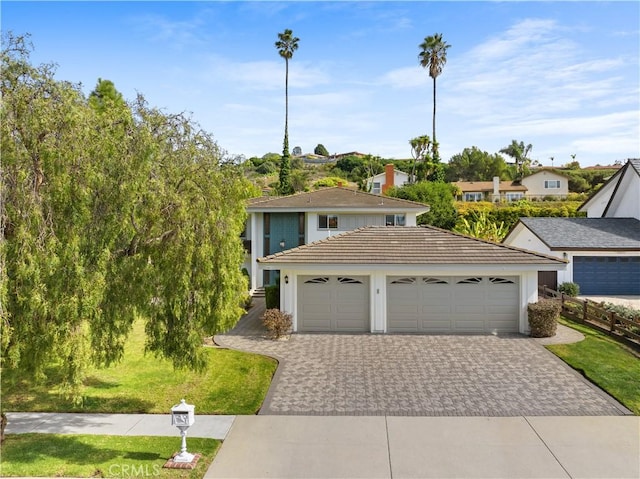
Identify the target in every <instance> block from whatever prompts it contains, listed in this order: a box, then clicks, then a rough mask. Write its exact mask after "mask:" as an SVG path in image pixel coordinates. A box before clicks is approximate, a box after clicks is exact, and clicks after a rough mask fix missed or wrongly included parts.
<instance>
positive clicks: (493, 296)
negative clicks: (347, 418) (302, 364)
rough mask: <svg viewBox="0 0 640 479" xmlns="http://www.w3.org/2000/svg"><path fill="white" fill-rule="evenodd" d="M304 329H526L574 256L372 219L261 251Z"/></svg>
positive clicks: (289, 309)
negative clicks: (541, 289) (545, 275)
mask: <svg viewBox="0 0 640 479" xmlns="http://www.w3.org/2000/svg"><path fill="white" fill-rule="evenodd" d="M258 261H259V262H260V263H262V264H263V267H264V269H273V270H280V275H281V278H284V281H283V282H281V283H280V305H281V308H282V309H283V310H284V311H287V312H289V313H291V314H292V315H293V318H294V331H298V332H373V333H408V332H410V333H446V334H456V333H463V334H467V333H485V334H491V333H513V332H520V333H526V332H527V331H528V323H527V304H528V303H530V302H535V301H537V300H538V288H537V283H538V281H537V279H538V271H559V270H562V269H564V268H565V267H566V262H565V261H563V260H561V259H557V258H552V257H549V256H545V255H540V254H535V253H531V252H529V251H525V250H522V249H518V248H513V247H508V246H503V245H499V244H495V243H491V242H488V241H482V240H478V239H475V238H470V237H467V236H463V235H459V234H455V233H451V232H449V231H445V230H441V229H438V228H433V227H417V226H401V227H398V226H369V227H364V228H360V229H357V230H354V231H349V232H346V233H343V234H339V235H336V236H332V237H330V238H327V239H324V240H321V241H316V242H314V243H310V244H306V245H303V246H299V247H297V248H293V249H291V250H287V251H283V252H281V253H276V254H273V255H270V256H267V257H264V258H260V259H259V260H258Z"/></svg>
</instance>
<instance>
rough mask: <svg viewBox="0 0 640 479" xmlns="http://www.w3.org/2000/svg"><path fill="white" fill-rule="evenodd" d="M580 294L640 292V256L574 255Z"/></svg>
mask: <svg viewBox="0 0 640 479" xmlns="http://www.w3.org/2000/svg"><path fill="white" fill-rule="evenodd" d="M573 281H574V282H575V283H578V284H579V285H580V294H597V295H609V294H622V295H625V294H628V295H635V294H640V256H574V257H573Z"/></svg>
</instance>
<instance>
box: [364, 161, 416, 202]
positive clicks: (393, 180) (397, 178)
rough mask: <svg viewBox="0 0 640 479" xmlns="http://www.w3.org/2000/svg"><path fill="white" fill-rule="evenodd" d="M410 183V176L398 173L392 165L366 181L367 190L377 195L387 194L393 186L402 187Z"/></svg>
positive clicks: (401, 172) (388, 165)
mask: <svg viewBox="0 0 640 479" xmlns="http://www.w3.org/2000/svg"><path fill="white" fill-rule="evenodd" d="M408 182H409V174H408V173H405V172H404V171H398V170H396V169H395V168H394V166H393V165H392V164H387V165H385V166H384V171H383V172H382V173H380V174H377V175H375V176H371V177H369V178H367V179H366V185H367V190H368V191H370V192H371V193H374V194H376V195H379V194H382V193H384V192H386V191H387V190H388V189H389V188H391V187H393V186H402V185H405V184H406V183H408Z"/></svg>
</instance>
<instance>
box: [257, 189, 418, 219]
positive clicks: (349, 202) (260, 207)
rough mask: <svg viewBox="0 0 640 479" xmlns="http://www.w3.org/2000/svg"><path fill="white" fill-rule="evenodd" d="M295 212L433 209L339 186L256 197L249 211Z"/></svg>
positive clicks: (412, 202) (413, 202)
mask: <svg viewBox="0 0 640 479" xmlns="http://www.w3.org/2000/svg"><path fill="white" fill-rule="evenodd" d="M287 209H295V210H296V211H309V210H311V211H313V210H321V209H324V210H328V209H330V210H332V211H339V210H342V211H349V210H360V209H364V210H380V211H390V210H399V211H416V213H418V214H420V213H426V212H427V211H429V207H428V206H427V205H424V204H422V203H417V202H415V201H408V200H401V199H399V198H391V197H389V196H381V195H374V194H372V193H365V192H364V191H358V190H353V189H350V188H344V187H340V186H337V187H335V188H323V189H320V190H316V191H310V192H306V193H297V194H295V195H289V196H261V197H258V198H252V199H251V200H249V204H248V205H247V211H249V212H255V211H273V210H276V211H278V210H287Z"/></svg>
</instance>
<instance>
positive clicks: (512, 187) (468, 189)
mask: <svg viewBox="0 0 640 479" xmlns="http://www.w3.org/2000/svg"><path fill="white" fill-rule="evenodd" d="M452 184H453V185H454V186H455V187H456V188H457V189H458V191H459V195H458V196H459V198H460V199H461V200H462V201H492V202H495V201H502V200H504V201H517V200H520V199H522V198H524V196H525V194H526V192H527V188H526V186H522V185H521V184H519V183H517V182H515V181H500V178H498V177H497V176H496V177H494V178H493V181H456V182H454V183H452Z"/></svg>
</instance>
